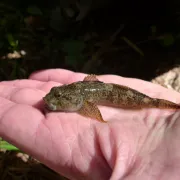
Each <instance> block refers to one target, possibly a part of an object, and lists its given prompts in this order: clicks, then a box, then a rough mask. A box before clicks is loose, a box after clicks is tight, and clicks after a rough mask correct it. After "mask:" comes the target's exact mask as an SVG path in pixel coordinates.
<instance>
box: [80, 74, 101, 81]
mask: <svg viewBox="0 0 180 180" xmlns="http://www.w3.org/2000/svg"><path fill="white" fill-rule="evenodd" d="M83 81H99V80H98V79H97V77H96V75H95V74H90V75H87V76H86V77H85V78H84V79H83Z"/></svg>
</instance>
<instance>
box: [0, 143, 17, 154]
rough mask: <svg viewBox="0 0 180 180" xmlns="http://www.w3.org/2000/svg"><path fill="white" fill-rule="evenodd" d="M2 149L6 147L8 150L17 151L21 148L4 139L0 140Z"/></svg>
mask: <svg viewBox="0 0 180 180" xmlns="http://www.w3.org/2000/svg"><path fill="white" fill-rule="evenodd" d="M0 149H6V150H9V151H13V150H14V151H17V150H19V149H18V148H17V147H15V146H13V145H11V144H9V143H8V142H6V141H2V140H0Z"/></svg>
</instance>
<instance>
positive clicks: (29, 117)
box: [0, 69, 180, 180]
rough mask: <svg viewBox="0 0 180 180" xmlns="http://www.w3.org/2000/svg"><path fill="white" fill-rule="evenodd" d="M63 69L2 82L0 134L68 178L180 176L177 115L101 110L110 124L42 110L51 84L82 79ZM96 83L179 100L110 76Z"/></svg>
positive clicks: (164, 91)
mask: <svg viewBox="0 0 180 180" xmlns="http://www.w3.org/2000/svg"><path fill="white" fill-rule="evenodd" d="M84 77H85V74H81V73H73V72H71V71H67V70H60V69H59V70H58V69H56V70H46V71H41V72H37V73H34V74H32V75H31V76H30V78H29V79H27V80H15V81H6V82H1V83H0V136H1V137H2V138H4V139H5V140H7V141H8V142H10V143H12V144H14V145H16V146H17V147H19V148H20V149H21V150H24V151H25V152H27V153H29V154H30V155H32V156H34V157H35V158H37V159H38V160H40V161H41V162H43V163H45V164H46V165H47V166H49V167H50V168H52V169H54V170H55V171H57V172H59V173H61V174H62V175H64V176H66V177H68V178H70V179H78V180H80V179H83V180H84V179H87V180H106V179H107V180H108V179H111V180H120V179H123V180H124V179H125V180H131V179H132V180H136V179H138V180H139V179H148V180H151V179H153V180H156V179H157V180H159V179H163V180H166V179H168V180H170V179H173V180H175V179H179V177H180V171H179V166H180V152H179V150H178V149H179V148H180V140H179V139H180V125H179V121H180V113H179V112H178V111H176V112H175V111H172V110H159V109H144V110H123V109H116V108H111V107H105V106H102V107H100V111H101V113H102V116H103V118H104V119H105V120H106V121H108V123H101V122H98V121H97V120H94V119H89V118H86V117H83V116H81V115H79V114H77V113H64V112H44V108H43V102H42V97H44V96H45V94H47V93H48V92H49V90H50V89H51V87H53V86H57V85H61V84H68V83H71V82H74V81H79V80H83V78H84ZM98 78H99V80H101V81H104V82H112V83H116V84H121V85H127V86H130V87H132V88H134V89H137V90H139V91H141V92H143V93H145V94H147V95H149V96H152V97H157V98H164V99H167V100H171V101H174V102H178V101H179V102H180V95H179V93H177V92H173V91H170V90H168V89H165V88H163V87H160V86H158V85H154V84H151V83H148V82H145V81H141V80H137V79H128V78H122V77H119V76H114V75H104V76H99V77H98Z"/></svg>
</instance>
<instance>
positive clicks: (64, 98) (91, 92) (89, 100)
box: [43, 75, 180, 122]
mask: <svg viewBox="0 0 180 180" xmlns="http://www.w3.org/2000/svg"><path fill="white" fill-rule="evenodd" d="M43 100H44V102H45V104H46V106H47V108H48V109H49V110H51V111H64V112H77V113H79V114H81V115H83V116H85V117H89V118H92V119H97V120H99V121H101V122H107V121H105V120H104V119H103V117H102V115H101V112H100V111H99V109H98V107H97V105H105V106H113V107H118V108H124V109H142V108H160V109H180V105H178V104H176V103H173V102H170V101H168V100H164V99H156V98H151V97H149V96H147V95H145V94H143V93H140V92H138V91H136V90H134V89H131V88H129V87H127V86H122V85H118V84H113V83H104V82H102V81H99V80H98V79H97V77H96V75H88V76H86V77H85V78H84V80H83V81H78V82H74V83H71V84H68V85H62V86H58V87H53V88H52V89H51V90H50V92H49V93H48V94H47V95H46V96H45V97H44V98H43Z"/></svg>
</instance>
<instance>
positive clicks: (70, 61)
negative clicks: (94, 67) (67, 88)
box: [65, 54, 85, 67]
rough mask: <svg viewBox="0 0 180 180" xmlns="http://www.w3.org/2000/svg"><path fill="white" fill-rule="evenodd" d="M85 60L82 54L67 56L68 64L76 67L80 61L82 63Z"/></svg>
mask: <svg viewBox="0 0 180 180" xmlns="http://www.w3.org/2000/svg"><path fill="white" fill-rule="evenodd" d="M84 60H85V59H84V56H83V55H80V54H79V55H78V56H74V55H68V56H66V57H65V62H66V64H68V65H70V66H73V67H76V66H77V64H78V63H82V62H83V61H84Z"/></svg>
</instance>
